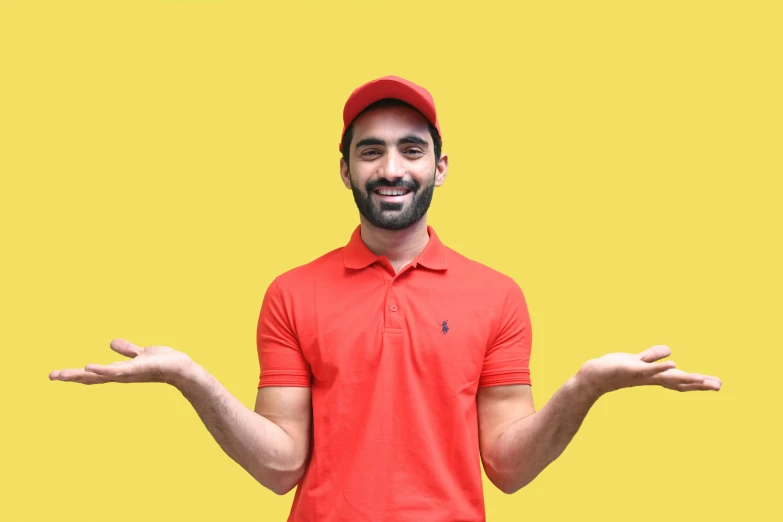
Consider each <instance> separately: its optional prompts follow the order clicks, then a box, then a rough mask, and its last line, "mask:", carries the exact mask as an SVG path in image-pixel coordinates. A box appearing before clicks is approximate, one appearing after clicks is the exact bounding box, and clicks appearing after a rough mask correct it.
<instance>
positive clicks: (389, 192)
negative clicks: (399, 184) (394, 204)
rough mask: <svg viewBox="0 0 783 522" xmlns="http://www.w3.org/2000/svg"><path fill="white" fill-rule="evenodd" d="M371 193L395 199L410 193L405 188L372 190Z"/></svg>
mask: <svg viewBox="0 0 783 522" xmlns="http://www.w3.org/2000/svg"><path fill="white" fill-rule="evenodd" d="M373 192H374V193H375V194H377V195H379V196H385V197H395V196H405V195H406V194H409V193H410V190H408V189H405V188H399V189H391V188H380V189H377V190H374V191H373Z"/></svg>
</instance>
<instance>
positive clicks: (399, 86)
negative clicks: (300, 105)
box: [339, 76, 441, 151]
mask: <svg viewBox="0 0 783 522" xmlns="http://www.w3.org/2000/svg"><path fill="white" fill-rule="evenodd" d="M385 98H394V99H396V100H400V101H404V102H405V103H407V104H409V105H411V106H412V107H413V108H415V109H416V110H418V111H419V112H420V113H422V114H423V115H424V117H425V118H427V119H428V120H429V122H430V123H431V124H432V125H433V126H434V127H435V128H436V129H437V130H438V135H439V136H440V135H441V134H440V125H439V124H438V115H437V114H436V113H435V101H434V100H433V99H432V95H430V93H429V92H427V89H425V88H424V87H420V86H419V85H416V84H415V83H413V82H410V81H408V80H406V79H404V78H400V77H398V76H384V77H383V78H378V79H377V80H372V81H369V82H367V83H365V84H364V85H362V86H361V87H358V88H357V89H356V90H354V91H353V92H352V93H351V96H349V97H348V101H346V102H345V108H343V133H342V134H341V135H340V145H339V150H341V151H342V149H343V137H344V136H345V131H346V130H348V127H349V126H350V125H351V123H352V122H353V120H355V119H356V117H357V116H358V115H359V113H361V112H362V111H363V110H364V109H366V108H367V107H369V106H370V105H372V104H373V103H375V102H377V101H379V100H383V99H385Z"/></svg>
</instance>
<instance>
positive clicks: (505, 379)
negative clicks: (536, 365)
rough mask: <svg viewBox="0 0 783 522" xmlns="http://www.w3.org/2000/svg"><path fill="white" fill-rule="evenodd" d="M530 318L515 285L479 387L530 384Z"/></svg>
mask: <svg viewBox="0 0 783 522" xmlns="http://www.w3.org/2000/svg"><path fill="white" fill-rule="evenodd" d="M532 340H533V338H532V331H531V328H530V314H529V313H528V310H527V303H526V302H525V296H524V294H523V293H522V289H521V288H519V285H517V284H516V283H515V282H512V285H511V288H510V290H509V292H508V294H507V295H506V299H505V302H504V304H503V309H502V310H501V312H500V321H499V322H498V326H497V330H496V335H495V336H494V340H493V341H492V343H491V344H490V345H489V347H488V348H487V351H486V353H485V355H484V366H483V368H482V370H481V378H480V379H479V386H499V385H503V384H530V350H531V347H532Z"/></svg>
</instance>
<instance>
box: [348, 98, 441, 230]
mask: <svg viewBox="0 0 783 522" xmlns="http://www.w3.org/2000/svg"><path fill="white" fill-rule="evenodd" d="M447 165H448V158H447V157H446V156H441V158H440V161H437V162H436V161H435V151H434V149H433V143H432V136H431V135H430V131H429V126H428V124H427V120H426V119H425V118H424V116H422V115H421V114H420V113H419V112H418V111H416V110H414V109H411V108H410V107H404V106H399V107H384V108H378V109H373V110H370V111H367V112H365V113H364V114H362V115H361V116H359V117H358V118H357V119H356V120H354V122H353V140H352V143H351V154H350V164H347V163H346V162H345V161H344V160H340V174H341V177H342V178H343V183H344V184H345V186H346V187H348V188H350V189H351V190H352V191H353V197H354V201H355V202H356V206H357V207H358V208H359V212H360V213H361V215H362V216H363V217H364V218H365V219H366V220H367V221H369V222H370V223H371V224H372V225H374V226H376V227H378V228H382V229H386V230H403V229H405V228H408V227H410V226H411V225H413V224H414V223H416V222H418V221H419V220H421V219H422V218H423V217H424V215H425V214H426V213H427V210H428V209H429V207H430V203H431V202H432V194H433V192H434V190H435V187H439V186H441V185H442V184H443V182H444V181H445V179H446V170H447Z"/></svg>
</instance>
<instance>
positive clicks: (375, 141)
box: [356, 134, 428, 149]
mask: <svg viewBox="0 0 783 522" xmlns="http://www.w3.org/2000/svg"><path fill="white" fill-rule="evenodd" d="M408 144H414V145H421V146H423V147H426V146H427V145H428V143H427V140H425V139H423V138H421V137H419V136H416V135H415V134H408V135H407V136H403V137H402V138H400V139H399V140H397V145H408ZM369 145H381V146H384V147H385V146H386V142H385V141H384V140H382V139H380V138H364V139H363V140H360V141H359V142H357V143H356V148H357V149H358V148H359V147H367V146H369Z"/></svg>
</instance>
